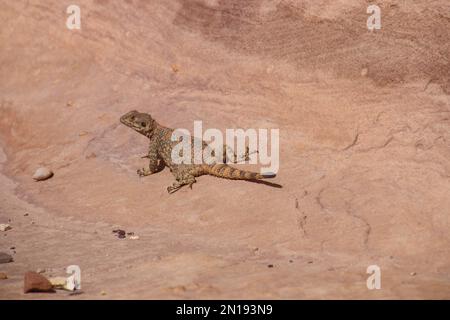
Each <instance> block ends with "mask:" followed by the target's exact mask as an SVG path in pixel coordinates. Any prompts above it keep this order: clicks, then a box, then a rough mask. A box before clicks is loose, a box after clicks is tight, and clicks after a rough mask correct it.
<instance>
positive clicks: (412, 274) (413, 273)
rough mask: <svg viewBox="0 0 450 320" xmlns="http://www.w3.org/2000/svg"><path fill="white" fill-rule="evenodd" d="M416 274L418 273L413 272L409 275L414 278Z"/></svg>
mask: <svg viewBox="0 0 450 320" xmlns="http://www.w3.org/2000/svg"><path fill="white" fill-rule="evenodd" d="M416 274H417V273H415V272H411V273H410V274H409V275H410V276H412V277H414V276H415V275H416Z"/></svg>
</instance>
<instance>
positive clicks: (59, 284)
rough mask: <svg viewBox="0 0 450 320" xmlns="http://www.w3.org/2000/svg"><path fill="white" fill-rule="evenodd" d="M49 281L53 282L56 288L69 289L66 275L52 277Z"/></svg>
mask: <svg viewBox="0 0 450 320" xmlns="http://www.w3.org/2000/svg"><path fill="white" fill-rule="evenodd" d="M49 281H50V283H51V284H52V286H53V288H55V289H63V290H68V289H67V285H66V284H67V279H66V278H65V277H55V278H50V279H49ZM69 291H71V290H69Z"/></svg>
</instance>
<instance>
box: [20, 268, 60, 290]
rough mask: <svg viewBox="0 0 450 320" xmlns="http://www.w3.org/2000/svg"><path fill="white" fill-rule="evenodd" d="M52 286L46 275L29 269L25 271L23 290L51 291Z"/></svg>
mask: <svg viewBox="0 0 450 320" xmlns="http://www.w3.org/2000/svg"><path fill="white" fill-rule="evenodd" d="M53 291H54V290H53V286H52V284H51V283H50V281H48V279H47V278H46V277H44V276H43V275H40V274H39V273H36V272H32V271H29V272H27V273H25V276H24V281H23V292H24V293H29V292H53Z"/></svg>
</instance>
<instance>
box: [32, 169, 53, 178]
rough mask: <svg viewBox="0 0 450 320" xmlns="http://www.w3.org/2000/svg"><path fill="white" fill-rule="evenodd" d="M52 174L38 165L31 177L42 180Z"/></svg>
mask: <svg viewBox="0 0 450 320" xmlns="http://www.w3.org/2000/svg"><path fill="white" fill-rule="evenodd" d="M52 176H53V172H52V171H51V170H50V169H48V168H45V167H40V168H39V169H37V170H36V172H35V173H34V175H33V179H34V180H36V181H44V180H47V179H49V178H51V177H52Z"/></svg>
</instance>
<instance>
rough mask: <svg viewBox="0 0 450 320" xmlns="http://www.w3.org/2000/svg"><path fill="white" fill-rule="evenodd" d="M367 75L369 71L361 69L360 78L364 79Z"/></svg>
mask: <svg viewBox="0 0 450 320" xmlns="http://www.w3.org/2000/svg"><path fill="white" fill-rule="evenodd" d="M368 73H369V69H367V68H362V69H361V76H363V77H366V76H367V74H368Z"/></svg>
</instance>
